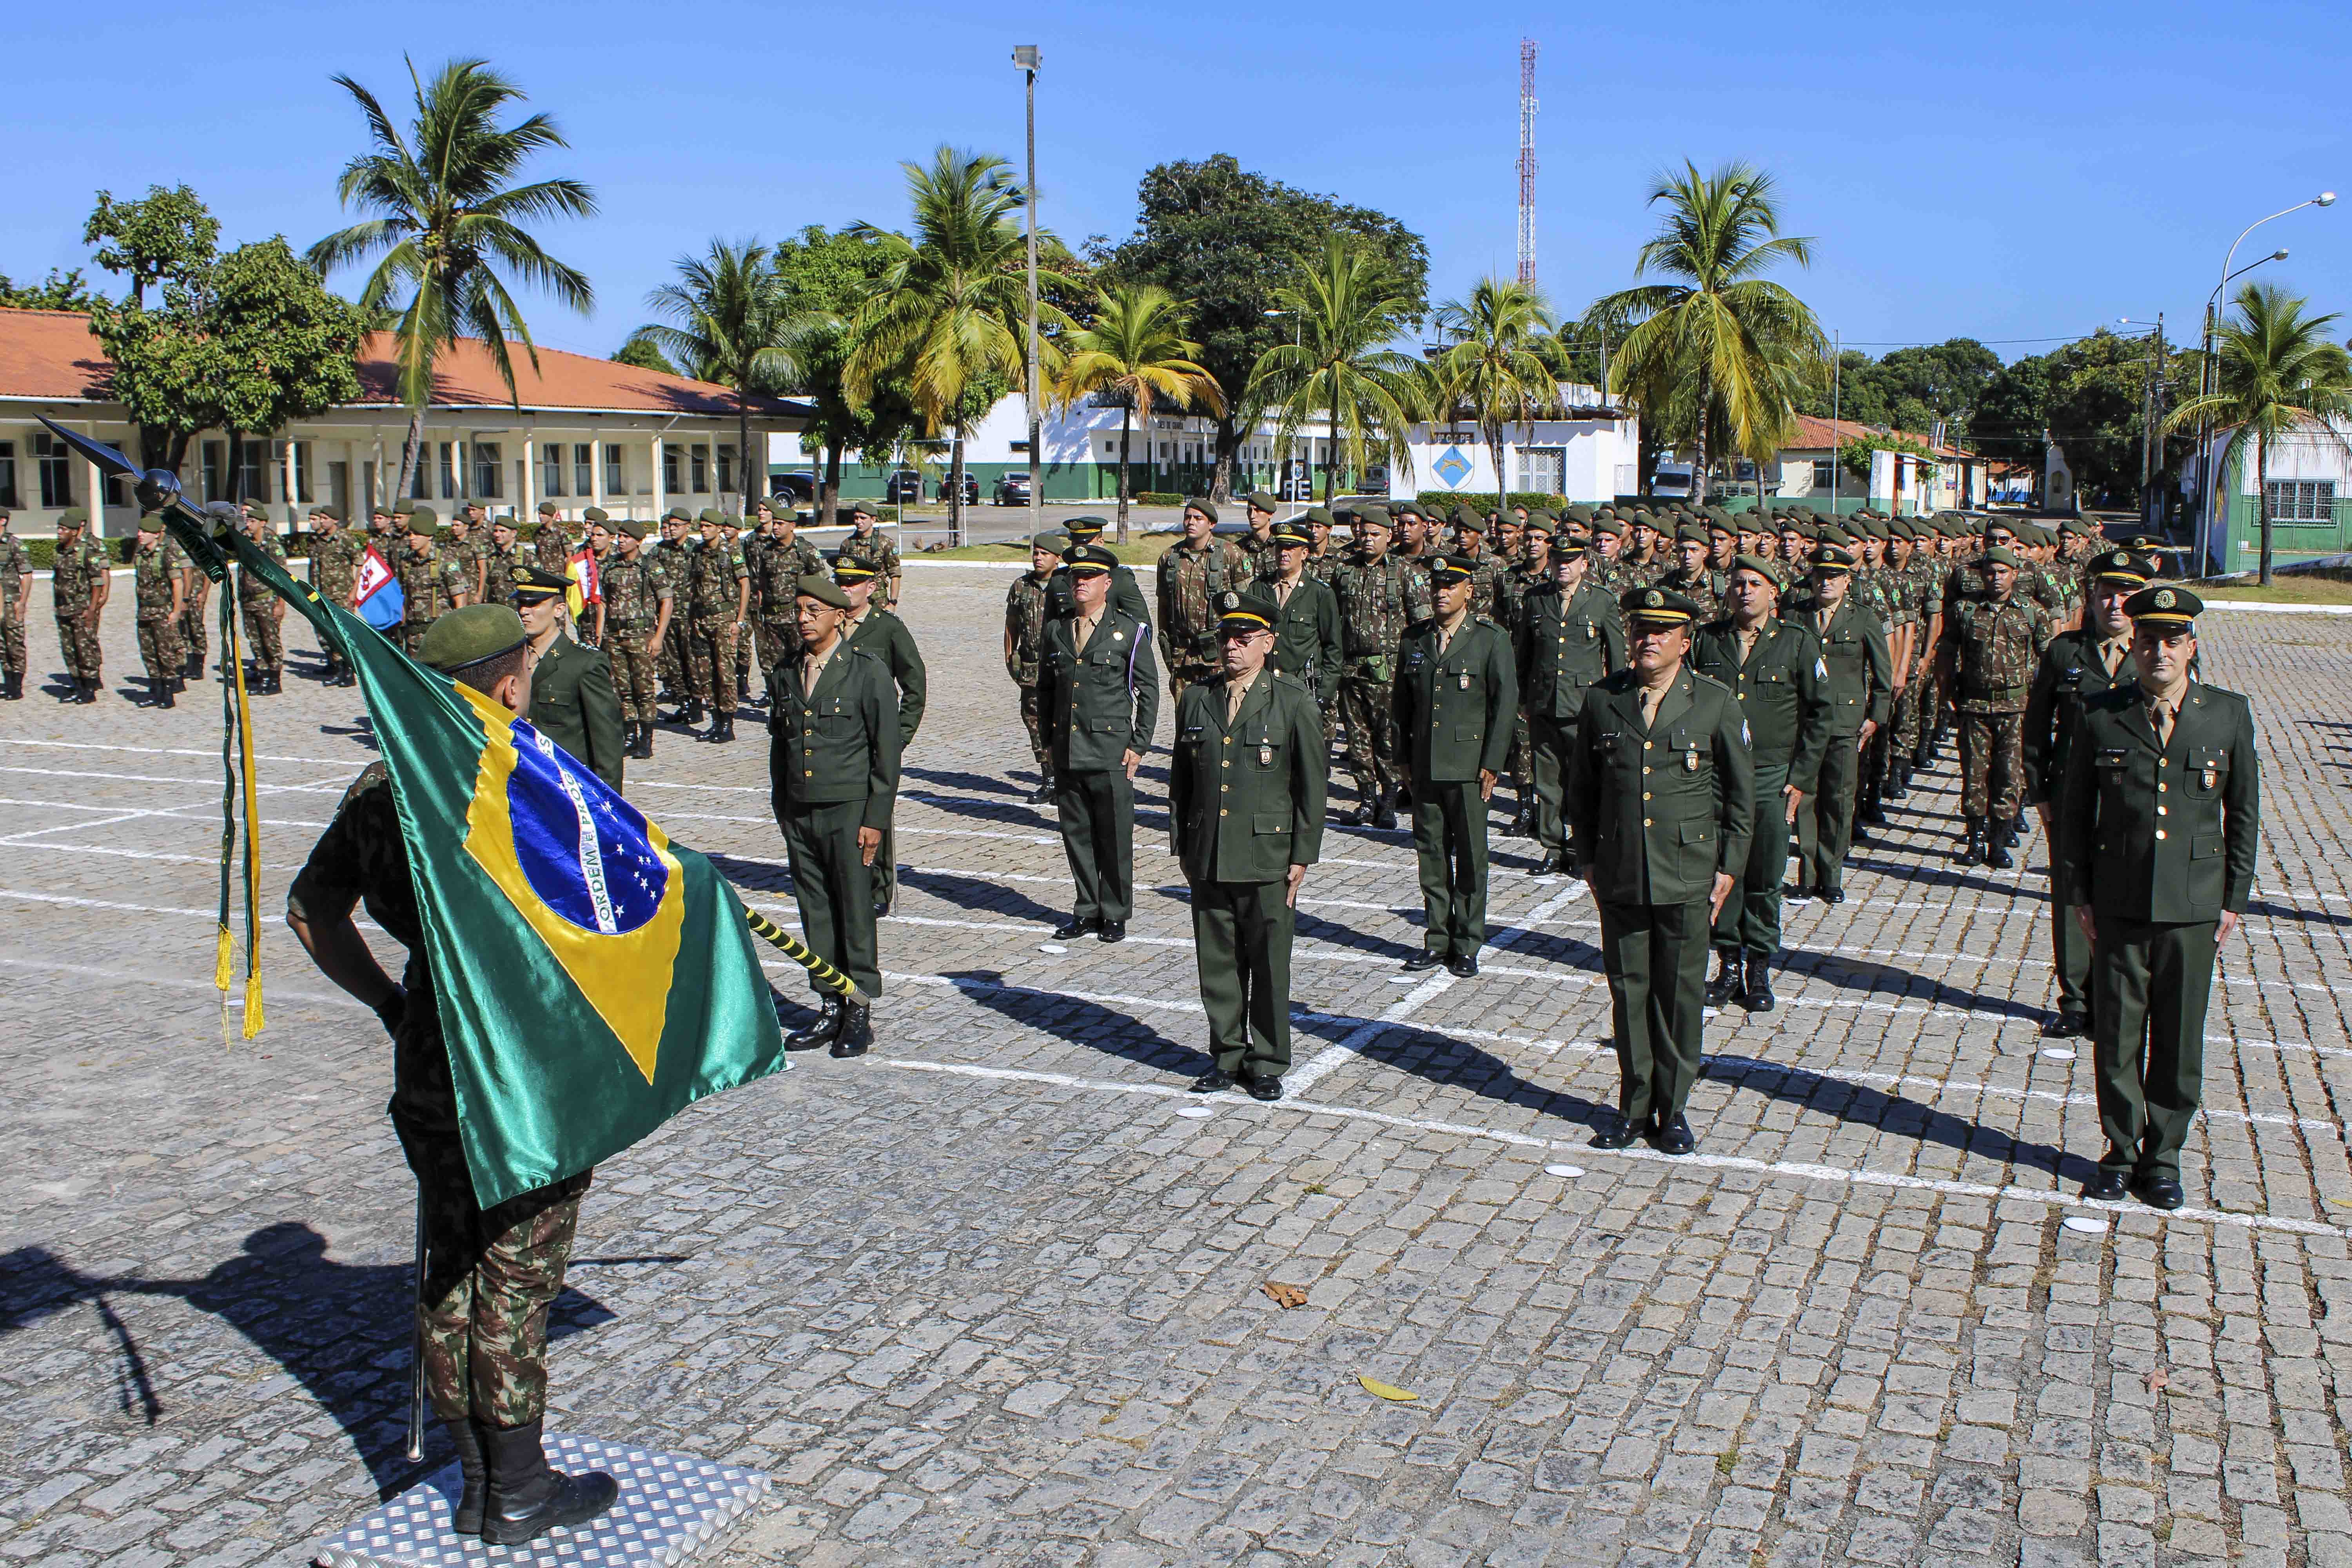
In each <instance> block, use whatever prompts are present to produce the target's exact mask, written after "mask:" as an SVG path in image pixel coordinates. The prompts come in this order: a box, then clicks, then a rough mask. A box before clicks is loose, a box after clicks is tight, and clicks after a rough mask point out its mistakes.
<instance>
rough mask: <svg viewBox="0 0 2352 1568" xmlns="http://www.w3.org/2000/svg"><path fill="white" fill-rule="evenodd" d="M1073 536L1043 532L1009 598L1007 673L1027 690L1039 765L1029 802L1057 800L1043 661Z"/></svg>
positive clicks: (1027, 719) (1024, 710)
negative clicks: (1056, 586)
mask: <svg viewBox="0 0 2352 1568" xmlns="http://www.w3.org/2000/svg"><path fill="white" fill-rule="evenodd" d="M1069 548H1070V540H1069V536H1068V535H1066V534H1061V533H1040V534H1036V535H1034V536H1033V537H1032V538H1031V539H1030V541H1029V570H1028V571H1026V572H1024V573H1023V574H1021V575H1019V576H1018V577H1015V578H1014V579H1013V586H1012V587H1011V588H1009V589H1008V590H1006V592H1005V595H1004V673H1005V674H1007V675H1009V676H1011V677H1012V678H1013V685H1014V686H1015V687H1016V688H1018V689H1020V692H1021V727H1022V729H1023V730H1024V731H1027V732H1028V735H1029V756H1030V759H1031V760H1032V761H1033V762H1034V763H1036V764H1037V787H1036V788H1035V789H1034V790H1032V791H1031V792H1030V795H1029V804H1030V805H1045V803H1046V802H1047V801H1049V800H1051V799H1053V798H1054V751H1053V748H1052V747H1051V746H1049V745H1048V744H1047V743H1046V740H1045V723H1044V721H1043V719H1042V718H1041V716H1040V714H1039V712H1038V710H1037V677H1038V673H1039V668H1040V664H1039V661H1040V660H1042V659H1043V658H1045V584H1046V582H1047V581H1048V580H1049V579H1050V578H1051V577H1052V576H1053V574H1054V573H1055V571H1056V570H1057V569H1059V568H1060V567H1061V565H1062V552H1064V551H1066V550H1067V549H1069Z"/></svg>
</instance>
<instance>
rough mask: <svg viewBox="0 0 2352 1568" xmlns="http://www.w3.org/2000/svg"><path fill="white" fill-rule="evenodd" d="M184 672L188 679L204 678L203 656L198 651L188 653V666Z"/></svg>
mask: <svg viewBox="0 0 2352 1568" xmlns="http://www.w3.org/2000/svg"><path fill="white" fill-rule="evenodd" d="M185 673H186V675H187V678H188V679H190V680H202V679H204V678H205V656H204V655H203V654H200V653H192V654H190V655H188V668H187V670H186V672H185Z"/></svg>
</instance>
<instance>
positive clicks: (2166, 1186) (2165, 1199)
mask: <svg viewBox="0 0 2352 1568" xmlns="http://www.w3.org/2000/svg"><path fill="white" fill-rule="evenodd" d="M2132 1193H2133V1194H2134V1195H2135V1196H2137V1198H2138V1199H2139V1201H2140V1202H2142V1203H2144V1204H2146V1205H2147V1206H2148V1207H2150V1208H2152V1209H2165V1210H2168V1211H2169V1210H2172V1209H2177V1208H2179V1206H2180V1205H2183V1204H2185V1203H2187V1202H2188V1201H2189V1197H2188V1194H2185V1193H2183V1192H2182V1191H2181V1190H2180V1183H2179V1181H2178V1180H2177V1179H2176V1178H2174V1177H2171V1176H2143V1177H2142V1178H2140V1180H2138V1181H2137V1182H2135V1183H2133V1184H2132Z"/></svg>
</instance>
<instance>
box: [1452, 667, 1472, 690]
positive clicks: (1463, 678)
mask: <svg viewBox="0 0 2352 1568" xmlns="http://www.w3.org/2000/svg"><path fill="white" fill-rule="evenodd" d="M1454 679H1456V680H1458V681H1460V682H1461V683H1462V689H1463V690H1465V691H1467V690H1469V689H1470V672H1469V671H1468V670H1466V669H1465V670H1464V671H1462V673H1461V674H1459V675H1457V676H1455V677H1454Z"/></svg>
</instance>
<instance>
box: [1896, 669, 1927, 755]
mask: <svg viewBox="0 0 2352 1568" xmlns="http://www.w3.org/2000/svg"><path fill="white" fill-rule="evenodd" d="M1934 687H1935V681H1934V679H1933V678H1931V677H1922V676H1920V675H1917V674H1914V675H1913V676H1912V677H1911V684H1910V685H1908V686H1906V687H1905V688H1904V689H1903V695H1902V696H1901V697H1899V698H1897V699H1896V700H1895V720H1894V727H1895V756H1896V757H1897V758H1899V759H1901V760H1904V761H1908V760H1909V759H1910V758H1911V756H1912V755H1913V754H1914V753H1915V752H1917V751H1918V750H1919V742H1921V741H1922V740H1924V739H1926V738H1927V719H1926V714H1927V705H1928V704H1929V703H1930V702H1931V701H1933V700H1934V699H1935V690H1934Z"/></svg>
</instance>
